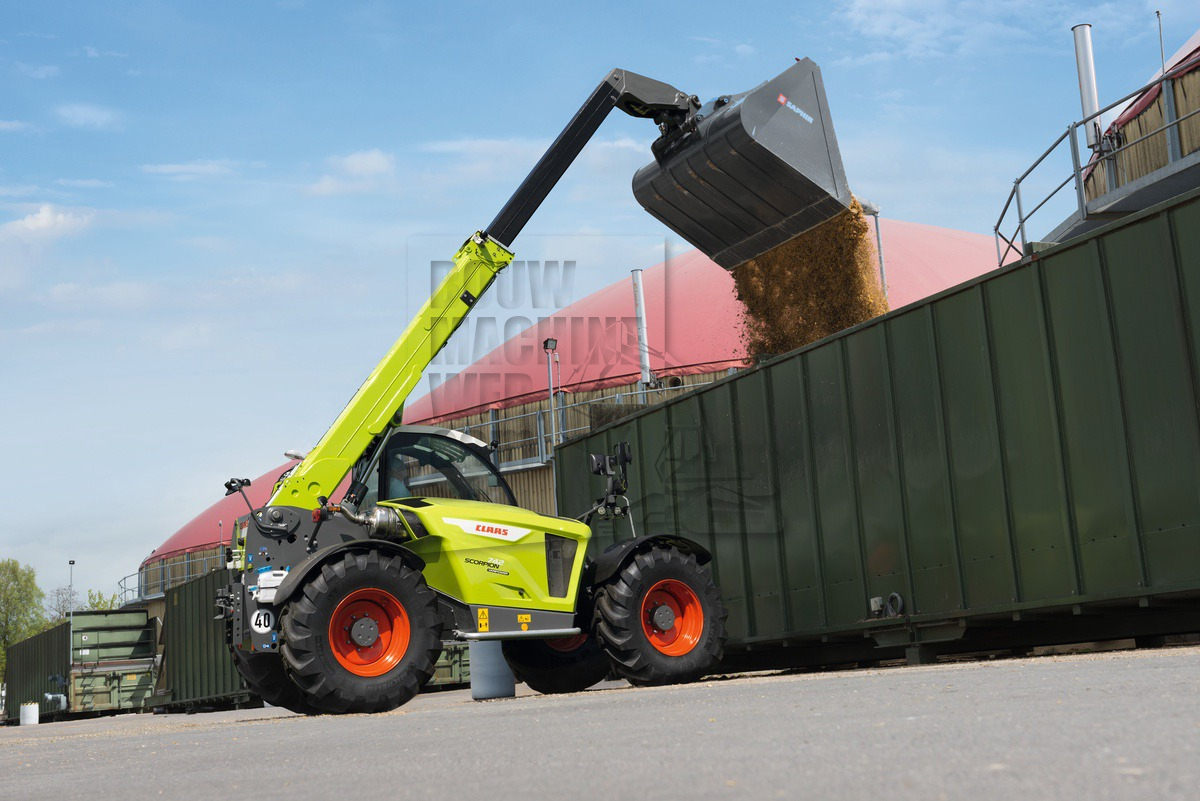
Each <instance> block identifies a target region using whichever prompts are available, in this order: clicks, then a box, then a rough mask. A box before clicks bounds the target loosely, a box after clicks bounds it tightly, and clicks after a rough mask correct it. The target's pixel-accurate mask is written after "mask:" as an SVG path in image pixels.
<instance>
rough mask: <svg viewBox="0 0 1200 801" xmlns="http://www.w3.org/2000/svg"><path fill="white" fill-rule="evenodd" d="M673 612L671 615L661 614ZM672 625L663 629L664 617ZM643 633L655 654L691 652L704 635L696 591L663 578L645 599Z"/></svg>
mask: <svg viewBox="0 0 1200 801" xmlns="http://www.w3.org/2000/svg"><path fill="white" fill-rule="evenodd" d="M662 607H666V608H667V609H669V610H670V615H666V614H664V613H663V612H662V611H661V608H662ZM664 617H666V618H670V619H671V625H670V626H666V627H660V626H661V624H662V622H663V618H664ZM642 632H643V633H644V634H645V635H646V639H647V640H649V641H650V645H651V646H653V647H654V649H655V650H656V651H658V652H659V653H662V654H666V655H667V656H683V655H684V654H687V653H691V651H692V649H693V648H695V647H696V643H698V642H700V635H701V634H703V633H704V610H703V608H701V606H700V598H699V597H697V595H696V593H695V591H693V590H692V588H691V587H689V586H688V585H686V584H684V583H683V582H682V581H676V580H675V579H664V580H662V581H660V582H658V583H657V584H655V585H654V586H653V587H651V588H650V591H649V592H648V593H646V596H645V597H644V598H643V599H642Z"/></svg>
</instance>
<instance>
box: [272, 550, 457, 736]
mask: <svg viewBox="0 0 1200 801" xmlns="http://www.w3.org/2000/svg"><path fill="white" fill-rule="evenodd" d="M282 630H283V638H284V642H283V648H282V649H281V653H282V654H283V662H284V665H285V666H286V668H287V672H288V675H289V676H290V677H291V679H292V681H293V682H294V683H295V684H296V686H297V687H299V688H300V690H301V691H302V692H303V693H304V695H305V697H306V699H307V701H308V702H309V703H310V704H312V705H313V706H314V707H315V708H317V709H319V710H321V711H322V712H330V713H351V712H385V711H387V710H389V709H395V708H396V707H398V706H400V705H401V704H403V703H405V702H407V701H410V700H412V698H413V696H415V695H416V694H417V693H418V692H420V690H421V687H422V686H424V685H425V683H426V682H427V681H429V678H430V677H431V676H432V675H433V672H434V668H435V666H436V664H437V660H438V657H439V656H440V655H441V652H442V621H441V617H440V616H439V614H438V609H437V596H436V595H435V594H434V593H433V591H432V590H430V589H429V587H428V586H427V585H426V584H425V578H424V577H423V576H422V575H421V574H420V573H419V572H417V571H415V570H412V569H411V568H409V567H408V566H406V565H405V564H404V563H403V561H402V560H401V559H399V558H398V557H387V556H381V555H380V554H379V553H378V552H377V551H368V552H365V553H348V554H346V555H344V556H343V557H342V558H341V559H340V560H338V561H334V562H331V563H330V564H327V565H323V566H322V567H321V570H320V572H319V573H318V574H317V575H316V577H315V578H312V579H310V580H309V581H308V583H306V584H305V585H304V586H303V587H302V588H301V589H300V591H299V592H298V593H297V594H296V595H295V596H293V598H292V600H291V601H289V602H288V604H287V606H286V607H285V609H284V610H283V615H282Z"/></svg>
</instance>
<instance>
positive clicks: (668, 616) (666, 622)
mask: <svg viewBox="0 0 1200 801" xmlns="http://www.w3.org/2000/svg"><path fill="white" fill-rule="evenodd" d="M650 623H651V624H652V625H653V626H654V628H656V629H658V630H659V631H670V630H671V629H673V628H675V612H674V611H672V609H671V607H669V606H667V605H666V604H662V605H661V606H659V607H658V608H657V609H655V610H654V611H653V612H651V613H650Z"/></svg>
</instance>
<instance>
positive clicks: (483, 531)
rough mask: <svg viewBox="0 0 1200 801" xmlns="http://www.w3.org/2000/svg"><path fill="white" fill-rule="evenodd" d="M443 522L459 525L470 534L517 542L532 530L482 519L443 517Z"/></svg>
mask: <svg viewBox="0 0 1200 801" xmlns="http://www.w3.org/2000/svg"><path fill="white" fill-rule="evenodd" d="M442 522H443V523H446V524H447V525H451V526H458V527H459V528H461V529H462V530H463V531H465V532H467V533H468V534H475V535H478V536H480V537H491V538H492V539H494V540H504V541H505V542H516V541H517V540H519V539H521V538H522V537H524V536H525V535H526V534H528V533H529V532H530V529H527V528H518V527H517V526H505V525H501V524H500V523H486V522H484V521H482V520H461V519H459V518H457V517H443V518H442Z"/></svg>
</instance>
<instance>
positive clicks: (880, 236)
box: [872, 209, 999, 300]
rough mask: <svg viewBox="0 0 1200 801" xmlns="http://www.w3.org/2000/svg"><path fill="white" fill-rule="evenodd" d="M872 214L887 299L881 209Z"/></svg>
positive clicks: (884, 294)
mask: <svg viewBox="0 0 1200 801" xmlns="http://www.w3.org/2000/svg"><path fill="white" fill-rule="evenodd" d="M872 216H873V217H874V218H875V246H876V247H877V248H878V250H879V285H880V286H881V287H883V298H884V300H887V296H888V291H887V270H885V269H884V266H883V234H882V233H881V232H880V230H879V210H878V209H876V210H875V213H874V214H873V215H872ZM998 247H999V245H997V248H998Z"/></svg>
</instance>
